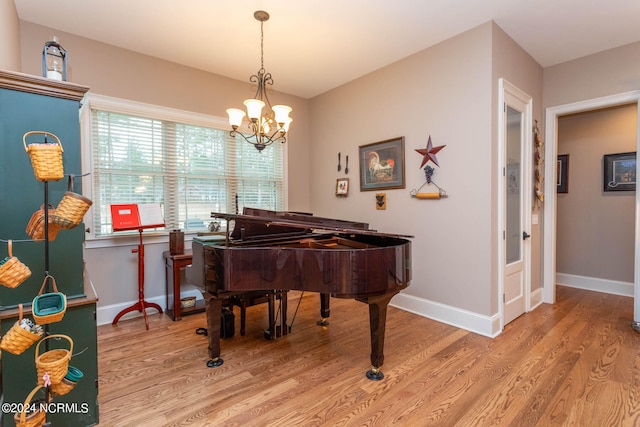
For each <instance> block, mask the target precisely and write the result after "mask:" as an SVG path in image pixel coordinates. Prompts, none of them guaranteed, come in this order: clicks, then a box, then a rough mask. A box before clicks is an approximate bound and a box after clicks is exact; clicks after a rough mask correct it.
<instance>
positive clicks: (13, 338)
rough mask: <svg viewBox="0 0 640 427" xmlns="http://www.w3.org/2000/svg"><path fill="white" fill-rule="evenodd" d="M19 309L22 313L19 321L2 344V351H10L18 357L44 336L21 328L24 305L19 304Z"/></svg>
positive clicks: (5, 335) (5, 336)
mask: <svg viewBox="0 0 640 427" xmlns="http://www.w3.org/2000/svg"><path fill="white" fill-rule="evenodd" d="M18 309H19V313H20V314H19V317H18V321H17V322H16V323H14V324H13V326H12V327H11V329H9V330H8V331H7V333H6V334H4V336H3V337H2V342H0V348H1V349H2V350H5V351H8V352H9V353H11V354H15V355H16V356H17V355H20V354H22V353H23V352H24V351H25V350H26V349H28V348H29V347H31V346H32V345H33V343H35V342H36V341H38V340H39V339H40V337H41V336H42V333H39V334H35V333H33V332H29V331H27V330H26V329H24V328H23V327H21V326H20V323H21V322H22V304H18Z"/></svg>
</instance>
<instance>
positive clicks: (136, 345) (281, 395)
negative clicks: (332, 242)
mask: <svg viewBox="0 0 640 427" xmlns="http://www.w3.org/2000/svg"><path fill="white" fill-rule="evenodd" d="M298 295H299V294H297V293H296V294H294V295H292V296H296V297H297V296H298ZM331 303H332V310H331V318H330V325H329V326H328V327H320V326H317V325H316V324H315V322H316V321H317V320H318V311H319V303H318V296H317V295H316V294H305V295H304V297H303V298H302V303H301V306H300V309H299V312H298V315H297V317H296V319H295V322H294V324H293V328H292V334H291V335H288V336H286V337H284V338H280V339H278V340H274V341H265V340H264V339H263V329H264V327H265V325H266V321H267V320H266V319H267V317H266V306H264V305H263V306H255V307H251V308H249V309H248V310H247V332H246V335H245V336H244V337H241V336H240V334H239V313H238V311H237V309H236V335H235V336H234V337H233V338H230V339H225V340H223V341H222V357H223V358H224V360H225V363H224V364H223V365H222V366H221V367H218V368H207V367H206V366H205V362H206V361H207V342H206V338H205V337H204V336H202V335H196V334H195V329H196V328H198V327H204V326H206V325H205V323H206V321H205V316H204V314H197V315H193V316H188V317H183V319H182V320H181V321H178V322H172V321H171V320H170V319H169V318H168V316H166V315H155V314H154V315H151V316H150V330H149V331H147V330H145V326H144V321H143V320H142V319H140V318H139V319H132V320H127V321H120V322H119V324H118V325H117V326H111V325H103V326H100V327H99V328H98V353H99V355H98V360H99V384H100V388H99V402H100V425H104V426H110V427H114V426H287V427H289V426H392V425H394V426H488V425H495V424H500V425H504V426H519V427H520V426H553V425H557V426H640V334H639V333H637V332H635V331H634V330H633V329H632V328H631V327H630V325H629V324H630V321H631V320H632V318H633V300H632V299H631V298H628V297H620V296H615V295H609V294H603V293H597V292H590V291H583V290H576V289H571V288H565V287H561V286H559V287H558V302H557V303H556V304H554V305H547V304H545V305H543V306H541V307H539V308H538V309H536V310H535V311H534V312H532V313H528V314H525V315H523V316H521V317H520V318H518V319H516V320H515V321H513V322H512V323H511V324H509V325H507V327H506V328H505V330H504V332H503V333H502V334H501V335H500V336H498V337H497V338H494V339H491V338H486V337H483V336H480V335H477V334H474V333H470V332H467V331H464V330H461V329H457V328H455V327H453V326H448V325H445V324H442V323H438V322H435V321H432V320H429V319H426V318H423V317H420V316H417V315H414V314H411V313H407V312H405V311H402V310H398V309H395V308H392V307H390V308H389V313H388V319H387V333H386V346H385V363H384V366H383V369H382V370H383V372H384V374H385V378H384V380H382V381H378V382H375V381H370V380H368V379H366V377H365V372H366V370H367V369H368V368H369V335H368V333H369V331H368V310H367V306H366V305H365V304H362V303H359V302H356V301H353V300H338V299H332V300H331ZM296 304H297V301H296V300H291V301H290V302H289V318H291V317H292V316H293V311H294V310H295V306H296Z"/></svg>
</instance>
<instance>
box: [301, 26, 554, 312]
mask: <svg viewBox="0 0 640 427" xmlns="http://www.w3.org/2000/svg"><path fill="white" fill-rule="evenodd" d="M499 77H505V78H507V79H508V80H510V81H511V82H512V83H513V84H515V85H516V86H519V87H521V88H522V89H523V90H525V91H527V92H528V93H529V94H530V95H531V96H533V97H534V99H535V105H536V108H537V110H536V111H537V114H536V117H539V116H540V107H539V105H540V97H541V91H542V87H541V86H542V70H541V67H540V66H539V65H538V64H537V63H535V61H533V60H532V59H531V57H530V56H529V55H527V54H526V53H524V52H523V51H522V49H521V48H520V47H519V46H518V45H517V44H515V42H513V40H511V39H510V38H509V37H508V36H507V35H506V34H505V33H504V32H503V31H502V30H500V29H499V28H498V27H497V26H496V25H495V24H494V23H491V22H489V23H486V24H484V25H481V26H479V27H477V28H474V29H472V30H470V31H468V32H465V33H463V34H460V35H458V36H456V37H453V38H452V39H449V40H446V41H444V42H442V43H440V44H438V45H437V46H434V47H431V48H429V49H426V50H424V51H422V52H419V53H417V54H415V55H413V56H410V57H408V58H405V59H403V60H401V61H398V62H397V63H394V64H392V65H390V66H388V67H385V68H383V69H381V70H378V71H376V72H374V73H371V74H369V75H367V76H364V77H362V78H360V79H358V80H355V81H353V82H350V83H348V84H346V85H344V86H341V87H339V88H337V89H334V90H332V91H330V92H328V93H326V94H323V95H321V96H319V97H316V98H314V99H312V100H311V114H312V116H313V117H314V120H313V122H312V123H311V140H312V146H311V147H312V158H314V159H315V160H314V162H312V175H313V180H312V184H311V188H312V194H313V198H312V203H311V206H312V210H313V211H314V212H316V213H318V214H326V215H329V214H332V215H336V216H339V217H344V218H351V219H359V220H363V221H367V222H369V223H370V224H371V226H372V227H373V228H375V229H378V230H382V231H386V232H391V233H400V234H411V235H414V236H415V238H414V239H413V280H412V282H411V286H410V287H409V288H407V289H406V290H405V291H403V293H404V294H409V295H412V296H415V297H417V298H420V299H424V300H426V301H429V303H430V304H431V303H433V304H436V305H438V304H444V305H447V306H451V307H455V309H459V310H468V311H470V312H473V313H478V314H481V315H485V316H492V315H495V314H496V313H497V311H498V296H497V289H498V288H497V287H498V285H497V268H498V259H497V244H496V241H497V239H496V238H495V236H496V235H497V231H496V230H497V223H496V221H497V211H496V209H497V193H496V192H497V184H496V182H497V181H496V179H497V167H498V157H497V155H498V153H497V130H496V129H497V112H498V107H497V96H498V78H499ZM429 135H431V137H432V141H433V144H434V146H439V145H446V147H445V148H444V149H443V150H441V151H440V152H439V153H438V154H437V158H438V160H439V163H440V167H435V169H436V171H435V174H434V176H433V180H434V182H436V183H437V184H438V185H439V186H441V187H442V188H444V189H445V190H446V191H447V193H448V195H449V197H448V198H446V199H441V200H418V199H415V198H412V197H411V196H410V191H411V190H412V189H417V188H419V187H420V186H421V185H422V184H423V183H424V182H425V176H424V172H423V170H422V169H421V168H420V163H421V161H422V156H421V155H420V154H418V153H416V152H415V150H416V149H419V148H424V147H425V146H426V143H427V138H428V137H429ZM397 136H404V137H405V144H406V147H405V159H406V181H407V185H406V189H403V190H387V191H381V192H386V194H387V209H386V210H384V211H380V210H376V209H375V204H374V195H375V193H377V192H369V191H368V192H360V191H359V182H360V181H359V176H358V163H357V162H355V159H357V158H358V146H360V145H364V144H369V143H372V142H376V141H382V140H386V139H389V138H393V137H397ZM338 152H341V153H342V156H343V159H344V156H345V155H349V159H350V162H349V165H350V169H351V171H353V172H350V173H349V178H350V180H351V181H350V182H351V191H350V193H349V196H348V197H347V198H338V197H336V196H335V180H336V178H338V177H344V176H345V175H344V173H338V172H337V171H336V164H337V155H338ZM430 164H431V163H430ZM432 166H434V165H433V164H432ZM421 191H424V192H429V191H436V189H435V187H433V186H432V187H430V188H429V187H425V188H423V190H421ZM538 262H539V261H538ZM536 267H537V270H539V268H540V267H539V264H538V265H537V266H536ZM538 282H539V279H538ZM538 286H539V285H538Z"/></svg>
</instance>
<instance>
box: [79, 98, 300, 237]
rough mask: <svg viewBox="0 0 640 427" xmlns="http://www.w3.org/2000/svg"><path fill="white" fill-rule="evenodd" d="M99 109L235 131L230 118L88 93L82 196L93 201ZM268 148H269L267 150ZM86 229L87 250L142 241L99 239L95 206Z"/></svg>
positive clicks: (163, 233)
mask: <svg viewBox="0 0 640 427" xmlns="http://www.w3.org/2000/svg"><path fill="white" fill-rule="evenodd" d="M94 109H97V110H100V111H107V112H112V113H118V114H125V115H132V116H141V117H145V118H149V119H155V120H165V121H171V122H177V123H181V124H185V125H192V126H202V127H209V128H215V129H220V130H225V131H231V126H230V125H229V122H228V120H227V119H226V118H222V117H218V116H212V115H207V114H202V113H195V112H191V111H186V110H179V109H175V108H171V107H163V106H158V105H152V104H146V103H142V102H137V101H131V100H126V99H122V98H115V97H111V96H106V95H99V94H94V93H87V95H85V98H84V100H83V102H82V104H81V109H80V134H81V135H80V136H81V161H82V170H83V176H82V193H83V195H84V196H86V197H88V198H89V199H91V200H93V185H92V177H91V170H92V165H93V155H92V146H93V145H92V133H93V128H92V127H93V125H92V114H91V111H92V110H94ZM238 143H242V140H241V139H240V140H238ZM267 149H268V148H267ZM282 160H283V165H282V173H283V180H282V203H283V206H284V209H285V210H286V209H287V206H288V197H287V195H288V171H287V164H288V147H287V144H285V145H284V147H283V153H282ZM84 226H85V229H86V234H85V247H87V248H91V247H104V246H114V245H119V244H118V243H119V242H118V241H123V240H126V242H125V243H123V244H130V241H132V240H133V238H134V237H135V239H136V240H137V239H138V233H137V232H136V233H133V232H132V233H126V232H125V233H118V234H113V235H109V236H96V235H95V231H94V230H95V227H94V220H93V206H92V207H91V208H90V209H89V211H88V212H87V213H86V214H85V217H84ZM196 234H197V231H186V230H185V239H186V240H191V238H192V237H193V236H195V235H196ZM144 235H145V243H156V242H158V243H159V242H166V241H168V236H169V230H147V231H145V233H144Z"/></svg>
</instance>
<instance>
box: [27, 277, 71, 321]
mask: <svg viewBox="0 0 640 427" xmlns="http://www.w3.org/2000/svg"><path fill="white" fill-rule="evenodd" d="M49 278H50V279H51V283H52V285H53V292H48V293H46V294H43V293H42V292H43V291H44V286H45V285H46V284H47V279H49ZM66 311H67V296H66V295H65V294H63V293H62V292H58V286H56V279H54V278H53V276H51V275H46V276H45V278H44V281H43V282H42V286H41V287H40V292H38V295H37V296H36V297H35V298H34V299H33V304H32V305H31V315H32V316H33V320H35V321H36V323H37V324H38V325H48V324H49V323H54V322H59V321H61V320H62V318H63V317H64V313H65V312H66Z"/></svg>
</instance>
